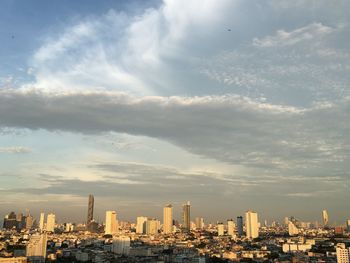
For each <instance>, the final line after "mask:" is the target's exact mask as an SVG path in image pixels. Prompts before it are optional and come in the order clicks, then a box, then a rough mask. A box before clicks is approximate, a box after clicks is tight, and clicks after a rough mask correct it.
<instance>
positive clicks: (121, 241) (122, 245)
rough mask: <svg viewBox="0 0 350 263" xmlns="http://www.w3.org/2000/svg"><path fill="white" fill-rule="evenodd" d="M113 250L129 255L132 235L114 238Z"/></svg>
mask: <svg viewBox="0 0 350 263" xmlns="http://www.w3.org/2000/svg"><path fill="white" fill-rule="evenodd" d="M112 252H113V253H115V254H118V255H124V256H127V255H129V252H130V237H127V236H121V237H118V238H116V239H114V240H113V245H112Z"/></svg>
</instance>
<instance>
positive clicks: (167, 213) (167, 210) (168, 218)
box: [163, 204, 173, 234]
mask: <svg viewBox="0 0 350 263" xmlns="http://www.w3.org/2000/svg"><path fill="white" fill-rule="evenodd" d="M172 232H173V206H172V205H170V204H169V205H167V206H165V207H164V208H163V233H164V234H170V233H172Z"/></svg>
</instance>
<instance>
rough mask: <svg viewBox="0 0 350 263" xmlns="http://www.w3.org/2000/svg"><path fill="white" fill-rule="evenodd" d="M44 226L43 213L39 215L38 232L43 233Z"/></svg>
mask: <svg viewBox="0 0 350 263" xmlns="http://www.w3.org/2000/svg"><path fill="white" fill-rule="evenodd" d="M44 224H45V213H40V220H39V229H40V231H44Z"/></svg>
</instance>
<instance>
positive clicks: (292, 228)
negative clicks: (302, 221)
mask: <svg viewBox="0 0 350 263" xmlns="http://www.w3.org/2000/svg"><path fill="white" fill-rule="evenodd" d="M288 234H289V235H290V236H296V235H298V234H299V229H298V228H297V227H296V225H295V224H294V223H293V222H292V221H289V222H288Z"/></svg>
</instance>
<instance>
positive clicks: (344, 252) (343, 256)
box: [336, 243, 350, 263]
mask: <svg viewBox="0 0 350 263" xmlns="http://www.w3.org/2000/svg"><path fill="white" fill-rule="evenodd" d="M349 250H350V248H345V244H344V243H338V244H337V247H336V252H337V262H338V263H349V262H350V260H349Z"/></svg>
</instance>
